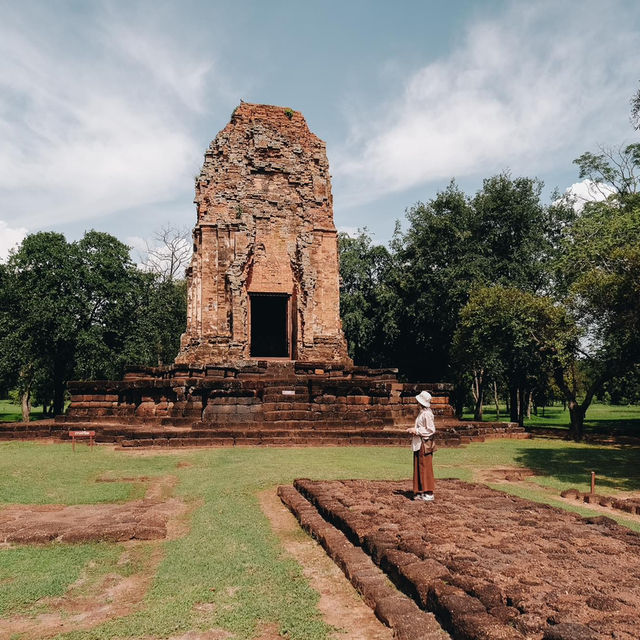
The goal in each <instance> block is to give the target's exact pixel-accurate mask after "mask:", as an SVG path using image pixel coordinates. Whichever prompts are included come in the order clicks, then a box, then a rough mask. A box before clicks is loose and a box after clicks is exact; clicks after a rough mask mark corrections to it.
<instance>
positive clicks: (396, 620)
mask: <svg viewBox="0 0 640 640" xmlns="http://www.w3.org/2000/svg"><path fill="white" fill-rule="evenodd" d="M278 495H279V496H280V498H281V499H282V501H283V502H284V504H285V505H286V506H287V507H288V508H289V509H290V510H291V512H292V513H293V514H294V515H295V516H296V518H297V519H298V521H299V522H300V525H301V526H302V528H303V529H304V530H305V531H307V532H308V533H309V534H310V535H311V536H313V537H314V538H315V539H316V540H317V541H318V542H319V543H320V544H321V545H322V546H323V547H324V549H325V550H326V551H327V554H328V555H329V557H330V558H331V559H332V560H333V561H334V562H335V563H336V564H337V565H338V566H339V567H340V569H342V571H343V572H344V574H345V575H346V576H347V578H348V579H349V580H350V582H351V584H353V586H354V587H355V588H356V589H357V590H358V591H359V593H360V594H361V595H362V598H363V600H364V601H365V602H366V603H367V604H368V605H369V606H370V607H371V608H372V609H373V610H374V611H375V614H376V616H377V617H378V618H379V619H380V620H381V621H382V622H384V624H386V625H387V626H389V627H391V628H392V629H393V630H394V637H396V638H398V639H403V640H418V639H420V640H445V639H446V638H449V637H450V636H449V635H448V634H447V633H446V632H445V631H444V630H443V629H442V628H441V627H440V625H439V624H438V622H437V621H436V619H435V617H434V616H433V614H431V613H427V612H426V611H422V610H420V608H419V607H417V606H416V604H415V602H413V601H412V600H411V599H409V598H408V597H406V596H405V595H404V594H403V593H400V592H399V591H398V590H397V589H395V588H394V587H393V585H392V584H391V583H390V582H389V580H388V579H387V578H386V576H385V574H384V573H383V572H382V571H381V570H380V569H379V568H378V567H377V566H376V565H375V564H374V563H373V562H372V560H371V559H370V558H369V557H368V556H367V554H366V553H365V552H364V551H363V550H362V549H360V548H359V547H356V546H354V545H353V544H351V542H349V540H348V539H347V538H346V537H345V535H344V533H343V532H342V531H339V530H338V529H336V528H335V527H334V526H333V525H331V524H330V523H329V522H327V521H326V520H325V519H323V518H322V516H321V515H320V514H319V513H318V510H317V509H316V508H315V507H314V506H313V505H311V504H310V503H309V501H308V500H306V499H305V498H304V497H303V496H302V495H301V494H300V493H299V492H298V491H296V490H295V489H294V488H293V487H290V486H289V487H287V486H281V487H278Z"/></svg>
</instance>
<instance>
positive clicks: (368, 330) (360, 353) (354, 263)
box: [338, 229, 399, 367]
mask: <svg viewBox="0 0 640 640" xmlns="http://www.w3.org/2000/svg"><path fill="white" fill-rule="evenodd" d="M338 248H339V252H340V280H341V286H340V314H341V317H342V327H343V330H344V333H345V337H346V339H347V343H348V345H349V355H350V356H351V357H352V358H353V359H354V361H355V362H356V363H357V364H361V365H367V366H374V367H379V366H390V365H392V364H394V363H393V352H394V350H393V345H394V344H395V342H396V341H397V337H398V328H397V322H396V315H397V311H398V304H399V300H398V298H397V296H396V294H395V291H394V289H393V287H392V284H393V278H394V276H393V272H394V270H395V268H396V265H395V263H394V260H393V256H392V255H391V253H390V252H389V251H388V250H387V249H386V248H385V247H383V246H380V245H374V244H373V242H372V239H371V237H370V236H369V235H368V234H367V231H366V229H364V230H360V231H359V232H358V235H357V236H355V237H352V236H350V235H348V234H345V233H340V234H339V235H338Z"/></svg>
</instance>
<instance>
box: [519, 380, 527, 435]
mask: <svg viewBox="0 0 640 640" xmlns="http://www.w3.org/2000/svg"><path fill="white" fill-rule="evenodd" d="M526 397H527V394H526V392H525V390H524V389H518V424H519V425H520V426H521V427H524V412H525V403H526Z"/></svg>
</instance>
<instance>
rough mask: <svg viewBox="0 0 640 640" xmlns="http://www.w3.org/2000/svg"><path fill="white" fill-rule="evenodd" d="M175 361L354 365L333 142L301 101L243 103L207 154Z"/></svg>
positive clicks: (198, 185)
mask: <svg viewBox="0 0 640 640" xmlns="http://www.w3.org/2000/svg"><path fill="white" fill-rule="evenodd" d="M195 203H196V205H197V210H198V220H197V223H196V227H195V230H194V233H193V236H194V247H193V248H194V253H193V260H192V262H191V266H190V268H189V270H188V272H187V277H188V292H189V293H188V309H187V330H186V332H185V333H184V335H183V336H182V340H181V349H180V353H179V354H178V357H177V358H176V363H177V364H189V365H208V364H218V365H220V364H233V363H237V362H240V361H244V360H249V359H252V358H262V359H264V358H284V359H290V360H299V361H324V362H332V363H341V364H352V363H351V361H350V359H349V357H348V355H347V345H346V342H345V339H344V336H343V334H342V328H341V323H340V297H339V274H338V242H337V233H336V228H335V225H334V223H333V201H332V196H331V180H330V176H329V163H328V161H327V154H326V149H325V144H324V142H322V140H320V139H319V138H318V137H317V136H315V135H314V134H313V133H311V132H310V131H309V128H308V127H307V123H306V121H305V119H304V117H303V116H302V114H300V113H298V112H297V111H292V110H291V109H285V108H282V107H274V106H268V105H255V104H248V103H244V102H243V103H241V104H240V106H239V107H238V108H237V109H236V110H235V111H234V112H233V115H232V117H231V122H229V124H228V125H227V126H226V127H225V128H224V129H223V130H222V131H221V132H220V133H219V134H218V135H217V136H216V138H215V140H214V141H213V142H212V143H211V145H210V146H209V149H208V150H207V152H206V153H205V160H204V165H203V167H202V171H201V172H200V175H199V176H198V178H197V180H196V197H195Z"/></svg>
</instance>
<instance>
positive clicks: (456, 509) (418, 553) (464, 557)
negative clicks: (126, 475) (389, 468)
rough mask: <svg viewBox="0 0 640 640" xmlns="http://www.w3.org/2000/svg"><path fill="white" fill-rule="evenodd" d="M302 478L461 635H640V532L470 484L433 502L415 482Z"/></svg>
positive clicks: (305, 490)
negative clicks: (413, 496)
mask: <svg viewBox="0 0 640 640" xmlns="http://www.w3.org/2000/svg"><path fill="white" fill-rule="evenodd" d="M294 486H295V488H296V489H297V490H298V491H299V492H300V493H301V495H303V496H304V497H305V498H307V499H308V500H309V502H311V503H312V504H313V506H315V507H316V510H317V511H318V514H319V516H321V517H322V518H323V519H324V520H326V521H327V522H328V523H330V524H332V525H334V526H335V527H336V528H338V529H339V530H341V531H342V532H343V533H344V534H345V536H346V537H347V538H348V539H349V540H351V541H352V543H354V544H356V545H359V548H360V549H362V550H363V551H365V552H366V553H367V554H368V555H369V557H371V558H372V559H373V560H374V561H375V562H376V564H377V565H378V566H379V567H380V568H381V569H383V570H384V571H385V573H386V575H387V576H388V577H389V578H390V579H391V580H392V581H393V582H394V583H395V584H396V585H397V586H398V587H399V588H400V589H401V590H402V591H403V592H405V593H406V594H408V595H410V596H411V597H412V598H413V599H414V601H415V602H416V603H417V604H418V605H419V606H420V607H422V608H423V609H426V610H427V611H430V612H432V613H434V615H435V616H436V617H437V619H438V621H439V622H440V624H442V626H443V627H444V628H445V629H447V630H448V631H449V632H450V633H451V635H452V637H454V638H457V639H459V640H479V639H483V640H507V639H508V640H516V639H518V638H519V639H521V640H522V639H523V638H526V639H527V640H582V639H584V640H604V639H605V638H614V637H615V638H618V639H624V640H637V638H638V633H637V628H638V626H637V625H638V615H637V611H638V606H640V586H639V585H640V582H638V577H640V561H639V560H638V557H639V556H638V549H640V536H639V535H638V534H637V533H634V532H632V531H629V530H628V529H625V528H624V527H621V526H619V525H617V524H616V523H615V522H613V521H612V520H611V519H609V518H606V517H602V516H599V517H591V518H581V517H580V516H578V515H576V514H573V513H568V512H565V511H562V510H560V509H555V508H553V507H549V506H547V505H541V504H537V503H534V502H530V501H528V500H523V499H521V498H517V497H514V496H509V495H506V494H503V493H501V492H498V491H494V490H491V489H489V488H487V487H485V486H482V485H478V484H470V483H464V482H461V481H458V480H439V481H438V483H437V486H436V501H435V502H432V503H423V502H414V501H411V500H410V499H408V498H409V496H410V491H409V490H408V489H409V484H408V483H398V482H378V481H366V480H344V481H333V482H323V481H312V480H307V479H299V480H296V481H295V483H294Z"/></svg>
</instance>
